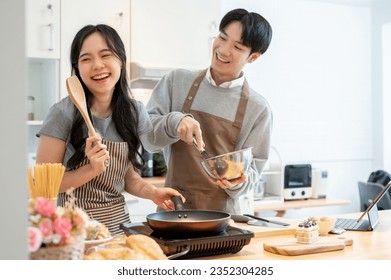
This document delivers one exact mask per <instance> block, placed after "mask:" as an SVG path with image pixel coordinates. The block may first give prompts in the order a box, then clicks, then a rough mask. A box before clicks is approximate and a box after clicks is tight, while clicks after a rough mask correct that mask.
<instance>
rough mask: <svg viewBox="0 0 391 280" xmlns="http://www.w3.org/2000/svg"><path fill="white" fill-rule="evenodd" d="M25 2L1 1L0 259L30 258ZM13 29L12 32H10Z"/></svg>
mask: <svg viewBox="0 0 391 280" xmlns="http://www.w3.org/2000/svg"><path fill="white" fill-rule="evenodd" d="M24 11H25V7H24V0H2V1H0V19H1V24H0V37H1V38H2V43H1V45H0V52H1V54H2V56H1V65H3V67H1V68H0V77H1V89H0V130H1V137H0V151H1V161H0V180H1V181H0V186H1V203H0V224H1V230H0V259H3V260H18V259H27V256H28V255H27V178H26V175H27V157H26V155H27V128H26V117H27V115H26V109H25V104H26V96H27V95H26V87H27V83H26V77H27V64H26V59H25V38H24V34H25V32H24V30H25V26H24V23H25V19H24ZM10 27H12V30H11V29H10Z"/></svg>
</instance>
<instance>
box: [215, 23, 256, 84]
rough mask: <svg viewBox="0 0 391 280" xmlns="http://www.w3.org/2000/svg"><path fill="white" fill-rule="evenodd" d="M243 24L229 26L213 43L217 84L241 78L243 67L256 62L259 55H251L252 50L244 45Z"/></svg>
mask: <svg viewBox="0 0 391 280" xmlns="http://www.w3.org/2000/svg"><path fill="white" fill-rule="evenodd" d="M241 37H242V24H241V23H240V22H239V21H233V22H231V23H230V24H228V25H227V26H226V27H225V28H224V30H223V31H221V32H220V34H219V36H218V37H217V38H216V39H215V41H214V43H213V53H212V64H211V67H212V77H213V79H214V80H215V81H216V83H217V84H221V83H223V82H226V81H232V80H234V79H236V78H238V77H239V75H240V73H241V71H242V69H243V67H244V66H245V65H246V64H247V63H251V62H252V61H254V60H255V59H256V58H257V57H258V56H259V54H257V53H253V54H251V55H250V52H251V48H249V47H246V46H245V45H243V44H242V41H241Z"/></svg>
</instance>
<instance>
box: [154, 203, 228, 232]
mask: <svg viewBox="0 0 391 280" xmlns="http://www.w3.org/2000/svg"><path fill="white" fill-rule="evenodd" d="M172 201H173V202H174V205H175V209H176V210H173V211H162V212H156V213H152V214H148V215H147V223H148V225H149V226H150V227H151V228H152V229H153V230H154V231H157V232H159V233H164V234H170V235H182V236H183V234H184V233H186V234H189V235H192V234H200V233H203V234H204V233H216V232H221V231H224V230H225V229H226V227H227V226H228V223H229V221H230V219H231V215H230V214H229V213H225V212H219V211H208V210H184V206H183V202H182V199H181V198H180V197H172Z"/></svg>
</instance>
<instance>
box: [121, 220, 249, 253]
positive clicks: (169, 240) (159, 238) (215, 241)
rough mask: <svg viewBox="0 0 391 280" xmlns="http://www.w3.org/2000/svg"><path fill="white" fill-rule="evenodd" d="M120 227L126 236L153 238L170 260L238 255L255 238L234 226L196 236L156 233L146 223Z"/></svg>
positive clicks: (128, 224)
mask: <svg viewBox="0 0 391 280" xmlns="http://www.w3.org/2000/svg"><path fill="white" fill-rule="evenodd" d="M120 227H121V228H122V229H123V231H124V232H125V234H126V235H132V234H144V235H147V236H149V237H151V238H153V239H154V240H155V241H156V242H157V243H158V244H159V245H160V247H161V248H162V250H163V252H164V253H165V254H166V255H167V256H169V258H170V259H187V258H197V257H203V256H211V255H220V254H227V253H237V252H239V251H240V250H241V249H242V248H243V247H244V246H245V245H247V244H248V243H250V240H251V238H252V237H254V233H253V232H251V231H248V230H245V229H240V228H236V227H232V226H228V227H227V228H226V230H225V231H222V232H218V233H206V234H194V235H189V234H186V235H184V234H177V235H173V234H170V235H168V234H163V233H159V232H154V231H153V230H152V229H151V228H150V227H149V226H148V224H146V223H125V224H121V226H120Z"/></svg>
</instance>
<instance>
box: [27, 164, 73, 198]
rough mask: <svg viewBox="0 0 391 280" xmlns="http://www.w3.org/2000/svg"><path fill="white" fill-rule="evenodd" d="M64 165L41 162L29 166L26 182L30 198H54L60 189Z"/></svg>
mask: <svg viewBox="0 0 391 280" xmlns="http://www.w3.org/2000/svg"><path fill="white" fill-rule="evenodd" d="M64 172H65V167H64V166H63V165H62V164H61V163H42V164H36V165H35V166H34V167H30V168H29V170H28V178H29V180H28V182H29V191H30V197H31V198H37V197H40V196H42V197H45V198H48V199H53V198H56V197H57V195H58V192H59V189H60V185H61V181H62V177H63V176H64Z"/></svg>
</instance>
